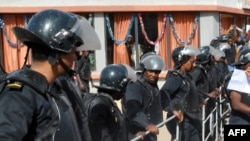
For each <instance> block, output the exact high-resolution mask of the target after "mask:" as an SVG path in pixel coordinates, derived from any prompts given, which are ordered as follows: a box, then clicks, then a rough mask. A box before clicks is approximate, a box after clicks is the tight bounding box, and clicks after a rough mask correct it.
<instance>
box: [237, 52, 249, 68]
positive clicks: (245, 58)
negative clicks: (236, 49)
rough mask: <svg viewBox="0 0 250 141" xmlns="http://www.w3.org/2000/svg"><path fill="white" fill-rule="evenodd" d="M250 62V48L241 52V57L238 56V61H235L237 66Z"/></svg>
mask: <svg viewBox="0 0 250 141" xmlns="http://www.w3.org/2000/svg"><path fill="white" fill-rule="evenodd" d="M249 62H250V49H245V50H243V51H242V52H241V54H240V56H239V58H238V62H237V63H235V64H234V65H235V66H242V65H246V64H247V63H249Z"/></svg>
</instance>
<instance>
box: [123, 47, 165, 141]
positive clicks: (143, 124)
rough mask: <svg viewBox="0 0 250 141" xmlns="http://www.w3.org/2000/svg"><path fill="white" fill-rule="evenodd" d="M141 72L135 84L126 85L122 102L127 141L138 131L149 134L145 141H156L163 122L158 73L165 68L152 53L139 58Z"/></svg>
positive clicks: (161, 61) (161, 60)
mask: <svg viewBox="0 0 250 141" xmlns="http://www.w3.org/2000/svg"><path fill="white" fill-rule="evenodd" d="M140 63H141V64H140V65H141V70H142V72H141V73H139V74H138V79H137V81H136V82H135V83H130V84H128V86H127V88H126V93H125V96H124V98H123V100H122V106H123V111H124V114H125V120H126V126H127V130H128V134H129V139H131V138H134V137H135V135H136V134H137V132H138V131H146V130H148V131H149V132H150V134H149V135H147V136H145V138H144V140H145V141H156V140H157V135H158V134H159V129H158V127H156V125H157V124H159V123H161V122H162V120H163V115H162V106H161V97H160V91H159V88H158V85H157V82H158V78H159V74H160V72H161V71H162V70H163V69H164V68H165V63H164V61H163V59H162V58H161V57H160V56H158V55H157V54H155V53H153V52H149V53H146V54H144V55H143V56H142V57H141V62H140Z"/></svg>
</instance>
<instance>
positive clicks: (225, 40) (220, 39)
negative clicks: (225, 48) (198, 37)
mask: <svg viewBox="0 0 250 141" xmlns="http://www.w3.org/2000/svg"><path fill="white" fill-rule="evenodd" d="M228 39H229V37H228V35H226V34H222V35H220V36H219V37H218V40H219V41H220V42H227V41H228Z"/></svg>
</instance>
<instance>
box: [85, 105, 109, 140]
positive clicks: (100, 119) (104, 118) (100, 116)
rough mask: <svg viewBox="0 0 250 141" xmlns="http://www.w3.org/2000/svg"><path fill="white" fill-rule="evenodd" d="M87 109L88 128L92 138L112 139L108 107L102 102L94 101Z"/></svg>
mask: <svg viewBox="0 0 250 141" xmlns="http://www.w3.org/2000/svg"><path fill="white" fill-rule="evenodd" d="M94 103H95V104H94V105H93V106H91V108H90V111H89V125H90V126H89V128H90V132H91V136H92V139H93V140H95V141H97V140H100V141H112V136H111V133H110V130H109V128H108V127H109V126H111V125H108V124H109V123H112V122H113V121H112V122H111V121H110V120H112V119H110V115H109V114H110V110H109V109H110V107H109V105H107V104H105V103H103V102H98V103H96V102H94Z"/></svg>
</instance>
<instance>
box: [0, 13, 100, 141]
mask: <svg viewBox="0 0 250 141" xmlns="http://www.w3.org/2000/svg"><path fill="white" fill-rule="evenodd" d="M84 27H87V28H88V29H86V28H85V29H83V28H84ZM13 31H14V33H15V35H16V37H17V38H18V39H19V40H20V41H21V42H23V43H24V44H25V45H27V47H28V48H29V49H31V55H32V63H31V65H30V67H23V68H22V69H21V70H17V71H15V72H12V73H10V74H8V76H7V77H6V81H5V82H3V83H1V87H0V89H1V98H0V105H1V108H0V114H1V118H0V125H1V126H0V140H22V141H34V140H46V141H53V140H54V137H55V134H56V131H57V129H58V127H60V126H61V124H62V120H61V116H62V115H63V114H61V112H60V110H59V106H60V105H59V104H58V101H60V100H62V99H60V97H59V96H58V95H56V94H57V93H52V91H51V90H50V89H49V88H50V85H51V84H53V83H54V82H55V80H56V79H57V78H58V77H59V76H61V75H65V74H68V73H70V72H71V69H70V68H72V65H73V64H74V61H75V60H76V55H75V52H76V50H83V49H84V48H86V45H89V44H88V43H89V42H86V44H84V40H85V39H88V38H89V37H87V36H88V35H89V33H90V34H92V33H94V32H93V31H94V30H93V29H92V28H90V26H88V25H87V26H86V23H85V24H84V23H83V21H82V20H81V18H80V17H79V16H78V15H75V14H73V13H68V12H64V11H60V10H53V9H48V10H43V11H40V12H38V13H36V14H35V15H34V16H33V17H32V18H31V19H30V21H29V23H28V25H27V27H26V28H21V27H14V28H13ZM86 31H89V32H86ZM91 38H92V37H90V39H91ZM95 39H96V38H95ZM91 40H92V39H91ZM85 41H86V40H85ZM93 43H94V42H93ZM83 44H84V45H83ZM90 48H91V47H90ZM86 49H88V48H86ZM56 101H57V102H56ZM69 105H70V104H69ZM64 108H65V109H66V110H67V108H69V107H67V105H65V107H64ZM69 113H71V112H70V111H69ZM72 113H73V112H72ZM73 114H74V113H73ZM68 117H69V118H70V119H68V121H69V122H72V121H75V120H74V118H75V117H74V116H73V115H72V116H68ZM72 123H73V122H72ZM72 127H73V129H75V130H73V131H71V129H72V128H70V129H69V130H68V133H69V135H70V137H72V138H71V139H70V140H81V135H80V131H79V127H78V125H77V123H76V124H74V125H72ZM66 136H68V134H67V135H66V134H64V137H65V139H63V138H61V140H67V139H68V138H67V137H66Z"/></svg>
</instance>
